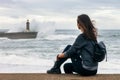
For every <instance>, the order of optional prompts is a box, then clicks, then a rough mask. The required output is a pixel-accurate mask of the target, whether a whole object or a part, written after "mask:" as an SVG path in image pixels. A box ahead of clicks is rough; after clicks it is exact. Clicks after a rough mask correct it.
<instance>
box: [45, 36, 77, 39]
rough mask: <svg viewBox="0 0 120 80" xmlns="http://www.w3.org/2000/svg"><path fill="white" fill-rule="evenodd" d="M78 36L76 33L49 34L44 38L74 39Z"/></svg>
mask: <svg viewBox="0 0 120 80" xmlns="http://www.w3.org/2000/svg"><path fill="white" fill-rule="evenodd" d="M74 38H76V36H75V35H48V36H45V37H44V38H43V39H46V40H67V39H74Z"/></svg>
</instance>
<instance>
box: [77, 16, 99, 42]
mask: <svg viewBox="0 0 120 80" xmlns="http://www.w3.org/2000/svg"><path fill="white" fill-rule="evenodd" d="M77 24H79V25H80V28H81V29H82V30H83V33H84V34H85V36H86V37H87V38H89V39H92V40H97V30H96V28H95V27H94V25H93V24H92V21H91V20H90V18H89V16H88V15H86V14H82V15H79V16H78V18H77Z"/></svg>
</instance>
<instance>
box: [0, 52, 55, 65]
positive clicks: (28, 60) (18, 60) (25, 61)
mask: <svg viewBox="0 0 120 80" xmlns="http://www.w3.org/2000/svg"><path fill="white" fill-rule="evenodd" d="M0 64H9V65H32V66H33V65H34V66H35V65H37V66H50V65H52V64H53V61H52V60H48V59H40V58H36V57H26V56H18V55H14V54H13V55H0Z"/></svg>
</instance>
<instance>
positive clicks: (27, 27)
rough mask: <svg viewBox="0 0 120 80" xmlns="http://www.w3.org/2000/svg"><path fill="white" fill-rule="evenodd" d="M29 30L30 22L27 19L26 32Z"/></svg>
mask: <svg viewBox="0 0 120 80" xmlns="http://www.w3.org/2000/svg"><path fill="white" fill-rule="evenodd" d="M29 31H30V22H29V20H27V22H26V32H29Z"/></svg>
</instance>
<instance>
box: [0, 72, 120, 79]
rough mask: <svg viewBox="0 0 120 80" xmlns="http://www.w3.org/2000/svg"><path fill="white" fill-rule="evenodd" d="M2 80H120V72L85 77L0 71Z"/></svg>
mask: <svg viewBox="0 0 120 80" xmlns="http://www.w3.org/2000/svg"><path fill="white" fill-rule="evenodd" d="M0 80H120V74H97V75H96V76H89V77H84V76H80V75H77V74H74V75H72V74H45V73H0Z"/></svg>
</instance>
